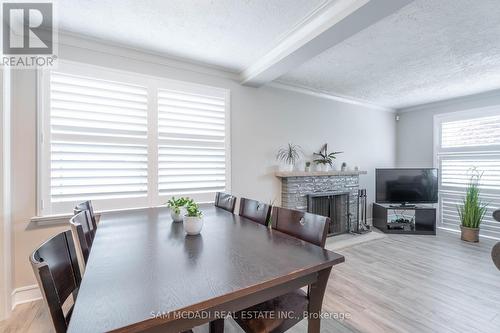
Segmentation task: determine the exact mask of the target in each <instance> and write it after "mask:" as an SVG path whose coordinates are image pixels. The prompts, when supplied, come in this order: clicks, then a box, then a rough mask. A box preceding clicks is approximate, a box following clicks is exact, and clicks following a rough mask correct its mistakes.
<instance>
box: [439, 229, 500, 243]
mask: <svg viewBox="0 0 500 333" xmlns="http://www.w3.org/2000/svg"><path fill="white" fill-rule="evenodd" d="M437 228H438V229H440V230H443V231H447V232H452V233H454V234H459V233H461V231H460V230H459V229H452V228H445V227H439V226H438V227H437ZM479 238H487V239H494V240H499V239H500V238H497V237H492V236H488V235H481V234H480V235H479Z"/></svg>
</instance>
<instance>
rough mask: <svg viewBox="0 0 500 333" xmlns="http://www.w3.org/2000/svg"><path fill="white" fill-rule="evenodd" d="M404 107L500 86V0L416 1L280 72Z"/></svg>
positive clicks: (305, 83) (288, 79) (295, 80)
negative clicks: (316, 54) (286, 72)
mask: <svg viewBox="0 0 500 333" xmlns="http://www.w3.org/2000/svg"><path fill="white" fill-rule="evenodd" d="M280 81H281V82H285V83H289V84H293V85H297V86H302V87H308V88H313V89H316V90H319V91H323V92H326V93H330V94H336V95H342V96H347V97H353V98H357V99H362V100H365V101H369V102H372V103H374V104H378V105H381V106H386V107H392V108H402V107H407V106H412V105H417V104H422V103H428V102H433V101H437V100H442V99H448V98H452V97H458V96H464V95H470V94H474V93H479V92H483V91H488V90H493V89H498V88H500V1H499V0H479V1H478V0H476V1H474V0H415V2H414V3H411V4H410V5H408V6H406V7H404V8H403V9H401V10H400V11H398V12H396V13H395V14H393V15H391V16H389V17H387V18H385V19H383V20H381V21H379V22H377V23H376V24H374V25H372V26H370V27H368V28H367V29H365V30H363V31H361V32H360V33H358V34H356V35H354V36H353V37H351V38H349V39H347V40H346V41H344V42H342V43H340V44H338V45H336V46H334V47H332V48H331V49H329V50H327V51H326V52H324V53H322V54H320V55H319V56H317V57H315V58H313V59H312V60H310V61H308V62H306V63H304V64H303V65H302V66H300V67H298V68H297V69H295V70H293V71H292V72H290V73H288V74H286V75H285V76H283V77H281V78H280Z"/></svg>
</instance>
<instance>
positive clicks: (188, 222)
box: [183, 199, 203, 235]
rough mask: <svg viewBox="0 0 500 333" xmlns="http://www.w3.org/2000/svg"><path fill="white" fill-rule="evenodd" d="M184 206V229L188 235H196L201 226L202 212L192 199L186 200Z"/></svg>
mask: <svg viewBox="0 0 500 333" xmlns="http://www.w3.org/2000/svg"><path fill="white" fill-rule="evenodd" d="M185 208H186V215H184V224H183V226H184V231H185V232H186V233H187V234H188V235H198V234H199V233H200V232H201V229H202V228H203V214H202V212H201V210H200V207H199V206H198V204H197V203H196V202H194V200H192V199H190V200H188V201H187V203H186V206H185Z"/></svg>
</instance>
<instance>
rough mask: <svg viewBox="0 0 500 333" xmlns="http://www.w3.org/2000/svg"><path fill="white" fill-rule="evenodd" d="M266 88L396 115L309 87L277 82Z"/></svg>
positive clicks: (387, 110) (383, 109) (384, 109)
mask: <svg viewBox="0 0 500 333" xmlns="http://www.w3.org/2000/svg"><path fill="white" fill-rule="evenodd" d="M266 87H273V88H277V89H283V90H288V91H293V92H296V93H300V94H306V95H309V96H314V97H319V98H325V99H329V100H334V101H337V102H342V103H346V104H352V105H359V106H363V107H367V108H370V109H376V110H379V111H385V112H390V113H396V110H395V109H391V108H389V107H385V106H380V105H376V104H372V103H371V102H368V101H364V100H361V99H356V98H353V97H347V96H341V95H334V94H331V93H328V92H324V91H321V90H316V89H313V88H309V87H304V86H299V85H292V84H288V83H283V82H279V81H277V82H272V83H268V84H267V85H266Z"/></svg>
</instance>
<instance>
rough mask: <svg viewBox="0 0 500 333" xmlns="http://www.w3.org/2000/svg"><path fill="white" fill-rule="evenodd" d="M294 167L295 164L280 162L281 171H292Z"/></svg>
mask: <svg viewBox="0 0 500 333" xmlns="http://www.w3.org/2000/svg"><path fill="white" fill-rule="evenodd" d="M293 168H294V165H293V164H288V163H283V164H280V171H282V172H292V171H293Z"/></svg>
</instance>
